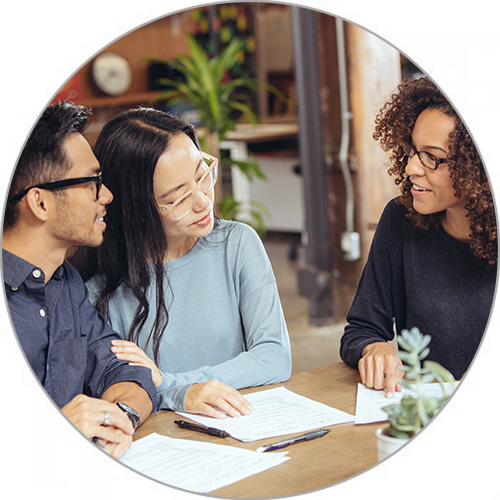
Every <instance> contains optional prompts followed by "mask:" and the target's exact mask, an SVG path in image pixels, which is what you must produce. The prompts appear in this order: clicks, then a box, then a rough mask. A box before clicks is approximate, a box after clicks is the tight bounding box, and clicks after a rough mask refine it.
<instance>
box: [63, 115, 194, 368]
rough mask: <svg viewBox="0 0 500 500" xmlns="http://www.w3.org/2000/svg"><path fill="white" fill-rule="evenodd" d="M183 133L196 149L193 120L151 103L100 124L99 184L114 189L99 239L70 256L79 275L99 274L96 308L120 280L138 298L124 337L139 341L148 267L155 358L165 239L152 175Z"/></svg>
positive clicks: (146, 307) (162, 311) (162, 309)
mask: <svg viewBox="0 0 500 500" xmlns="http://www.w3.org/2000/svg"><path fill="white" fill-rule="evenodd" d="M180 133H184V134H186V135H187V136H188V137H189V138H190V139H191V140H192V141H193V143H194V144H195V145H196V147H197V148H198V149H199V145H198V142H197V139H196V136H195V134H194V130H193V126H192V125H191V124H189V123H188V122H185V121H183V120H181V119H179V118H177V117H175V116H173V115H170V114H168V113H165V112H163V111H158V110H155V109H150V108H138V109H131V110H129V111H125V112H123V113H121V114H120V115H118V116H116V117H115V118H113V119H112V120H111V121H110V122H108V123H107V124H106V125H105V126H104V127H103V129H102V131H101V133H100V134H99V137H98V138H97V142H96V145H95V148H94V154H95V155H96V157H97V159H98V160H99V163H100V165H101V170H102V177H103V182H104V184H105V185H106V186H107V187H108V188H109V189H110V190H111V192H112V193H113V196H114V198H113V203H111V204H110V205H109V206H108V209H107V214H106V225H107V228H106V234H105V237H104V242H103V244H102V245H101V246H100V247H97V248H82V249H79V250H78V251H77V252H76V253H75V255H74V256H73V257H72V258H71V259H70V260H71V262H72V263H73V264H74V265H75V267H76V268H77V269H78V270H79V271H80V273H81V274H82V277H83V279H84V280H88V279H89V278H90V277H92V276H93V275H100V277H102V278H103V280H104V281H103V283H102V285H103V287H102V289H101V291H100V293H99V296H98V299H97V302H96V304H95V306H96V309H97V310H98V311H99V312H100V313H102V314H103V315H104V316H106V317H107V316H108V312H109V301H110V298H111V296H112V294H113V293H114V292H115V291H116V290H117V288H118V287H119V286H120V284H121V283H122V282H123V281H125V282H126V283H127V285H128V286H129V287H130V288H131V290H132V292H133V294H134V296H135V297H136V298H137V300H138V301H139V305H138V307H137V310H136V312H135V316H134V320H133V322H132V324H131V326H130V330H129V332H128V339H129V340H131V341H132V342H136V343H137V341H138V337H139V333H140V331H141V329H142V327H143V326H144V323H145V321H146V319H147V317H148V314H149V312H150V304H149V302H148V298H147V290H148V288H149V286H150V284H151V275H152V273H151V268H152V269H153V270H154V271H153V273H154V276H155V278H156V280H155V283H156V287H155V288H156V315H155V322H154V326H153V330H152V331H151V332H150V333H149V337H148V340H147V342H150V341H151V339H152V342H153V345H152V347H153V353H154V357H155V361H156V362H158V360H157V355H158V347H159V344H160V339H161V336H162V334H163V331H164V330H165V327H166V325H167V323H168V311H167V308H166V306H165V298H164V292H163V285H164V279H165V276H164V258H165V255H166V253H167V240H166V236H165V231H164V228H163V224H162V220H161V217H160V214H159V209H158V205H157V202H156V199H155V196H154V184H153V176H154V172H155V168H156V164H157V162H158V159H159V158H160V156H161V155H162V154H163V153H164V152H165V151H166V150H167V148H168V146H169V144H170V139H171V138H172V136H174V135H176V134H180Z"/></svg>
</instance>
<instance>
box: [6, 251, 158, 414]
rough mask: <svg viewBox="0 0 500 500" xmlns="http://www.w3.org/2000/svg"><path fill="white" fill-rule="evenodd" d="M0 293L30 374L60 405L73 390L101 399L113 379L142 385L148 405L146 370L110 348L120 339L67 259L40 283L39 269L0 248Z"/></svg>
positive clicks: (150, 384) (150, 389)
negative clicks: (0, 276) (0, 285)
mask: <svg viewBox="0 0 500 500" xmlns="http://www.w3.org/2000/svg"><path fill="white" fill-rule="evenodd" d="M2 257H3V272H4V283H5V292H6V295H7V301H8V303H9V310H10V316H11V319H12V323H13V325H14V328H15V331H16V334H17V337H18V338H19V342H20V343H21V346H22V348H23V350H24V354H25V355H26V358H27V359H28V361H29V363H30V365H31V368H32V369H33V371H34V373H35V375H36V376H37V377H38V379H39V380H40V382H41V384H42V385H43V387H44V388H45V390H46V391H47V393H48V395H49V396H50V397H51V398H52V399H53V400H54V402H55V403H56V404H57V405H58V406H59V407H60V408H62V407H63V406H64V405H65V404H67V403H69V402H70V401H71V400H72V399H73V398H74V397H75V396H77V395H78V394H86V395H87V396H90V397H94V398H100V397H101V395H102V394H103V392H104V391H105V390H106V389H107V388H108V387H110V386H111V385H113V384H116V383H118V382H135V383H137V384H138V385H140V386H141V387H142V388H143V389H145V390H146V391H147V392H148V394H149V396H150V397H151V401H152V402H153V407H154V406H155V402H156V389H155V387H154V385H153V382H152V378H151V371H150V370H149V369H147V368H144V367H142V366H129V365H128V362H125V361H120V360H118V359H117V358H116V356H115V354H113V353H112V352H111V340H113V339H119V338H120V337H119V335H118V334H117V333H116V332H115V331H114V330H112V328H111V327H110V326H109V325H108V323H107V322H106V321H105V319H104V318H103V317H102V316H101V315H100V314H99V313H98V312H97V311H96V310H95V309H94V307H93V306H92V304H91V303H90V302H89V300H88V292H87V288H86V287H85V285H84V284H83V282H82V279H81V277H80V275H79V274H78V272H77V271H76V270H75V269H74V268H73V267H72V266H71V265H70V264H68V263H67V262H64V263H63V265H62V266H60V267H59V268H58V269H57V270H56V272H55V273H54V275H53V276H52V278H51V279H50V280H49V281H48V283H47V284H45V283H44V282H45V276H44V273H43V271H42V270H41V269H39V268H37V267H36V266H34V265H33V264H30V263H29V262H26V261H25V260H23V259H20V258H19V257H17V256H16V255H13V254H12V253H10V252H8V251H6V250H2Z"/></svg>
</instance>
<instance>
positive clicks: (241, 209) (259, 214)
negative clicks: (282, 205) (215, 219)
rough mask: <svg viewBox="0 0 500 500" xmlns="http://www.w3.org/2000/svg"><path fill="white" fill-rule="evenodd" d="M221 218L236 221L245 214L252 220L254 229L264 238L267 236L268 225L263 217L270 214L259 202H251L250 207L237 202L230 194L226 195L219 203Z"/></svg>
mask: <svg viewBox="0 0 500 500" xmlns="http://www.w3.org/2000/svg"><path fill="white" fill-rule="evenodd" d="M219 212H220V216H221V217H222V218H223V219H226V220H236V219H237V218H238V216H239V215H240V214H241V213H245V214H246V215H248V216H249V217H250V218H251V220H252V224H251V225H252V227H253V228H254V229H255V230H256V231H257V233H258V234H259V236H260V237H261V238H263V237H264V236H265V234H266V225H265V222H264V218H263V215H266V214H267V213H268V211H267V209H266V207H265V206H264V205H262V203H259V202H257V201H250V203H249V205H248V206H244V205H243V203H241V202H239V201H236V200H235V199H234V198H233V197H232V196H231V195H230V194H225V195H224V196H223V197H222V199H221V200H220V203H219Z"/></svg>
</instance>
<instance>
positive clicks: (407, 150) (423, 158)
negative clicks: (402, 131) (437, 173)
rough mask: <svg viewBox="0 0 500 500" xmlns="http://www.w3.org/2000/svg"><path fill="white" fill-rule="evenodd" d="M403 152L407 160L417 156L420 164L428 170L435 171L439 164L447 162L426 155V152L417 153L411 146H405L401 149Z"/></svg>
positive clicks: (428, 154)
mask: <svg viewBox="0 0 500 500" xmlns="http://www.w3.org/2000/svg"><path fill="white" fill-rule="evenodd" d="M403 151H404V154H405V155H406V156H407V157H408V159H409V160H410V159H411V158H413V157H414V156H415V155H417V156H418V159H419V160H420V163H421V164H422V165H423V166H424V167H426V168H429V169H430V170H436V169H437V168H438V167H439V165H441V163H446V161H447V158H438V157H437V156H434V155H433V154H431V153H427V151H417V150H416V149H415V148H414V147H413V146H412V145H411V144H406V145H405V146H404V147H403Z"/></svg>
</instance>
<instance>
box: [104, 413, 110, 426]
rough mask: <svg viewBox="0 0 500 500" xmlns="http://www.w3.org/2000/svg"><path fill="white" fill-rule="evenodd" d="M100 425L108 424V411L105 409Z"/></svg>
mask: <svg viewBox="0 0 500 500" xmlns="http://www.w3.org/2000/svg"><path fill="white" fill-rule="evenodd" d="M102 425H104V426H106V425H109V413H108V412H107V411H105V412H104V422H103V424H102Z"/></svg>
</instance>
